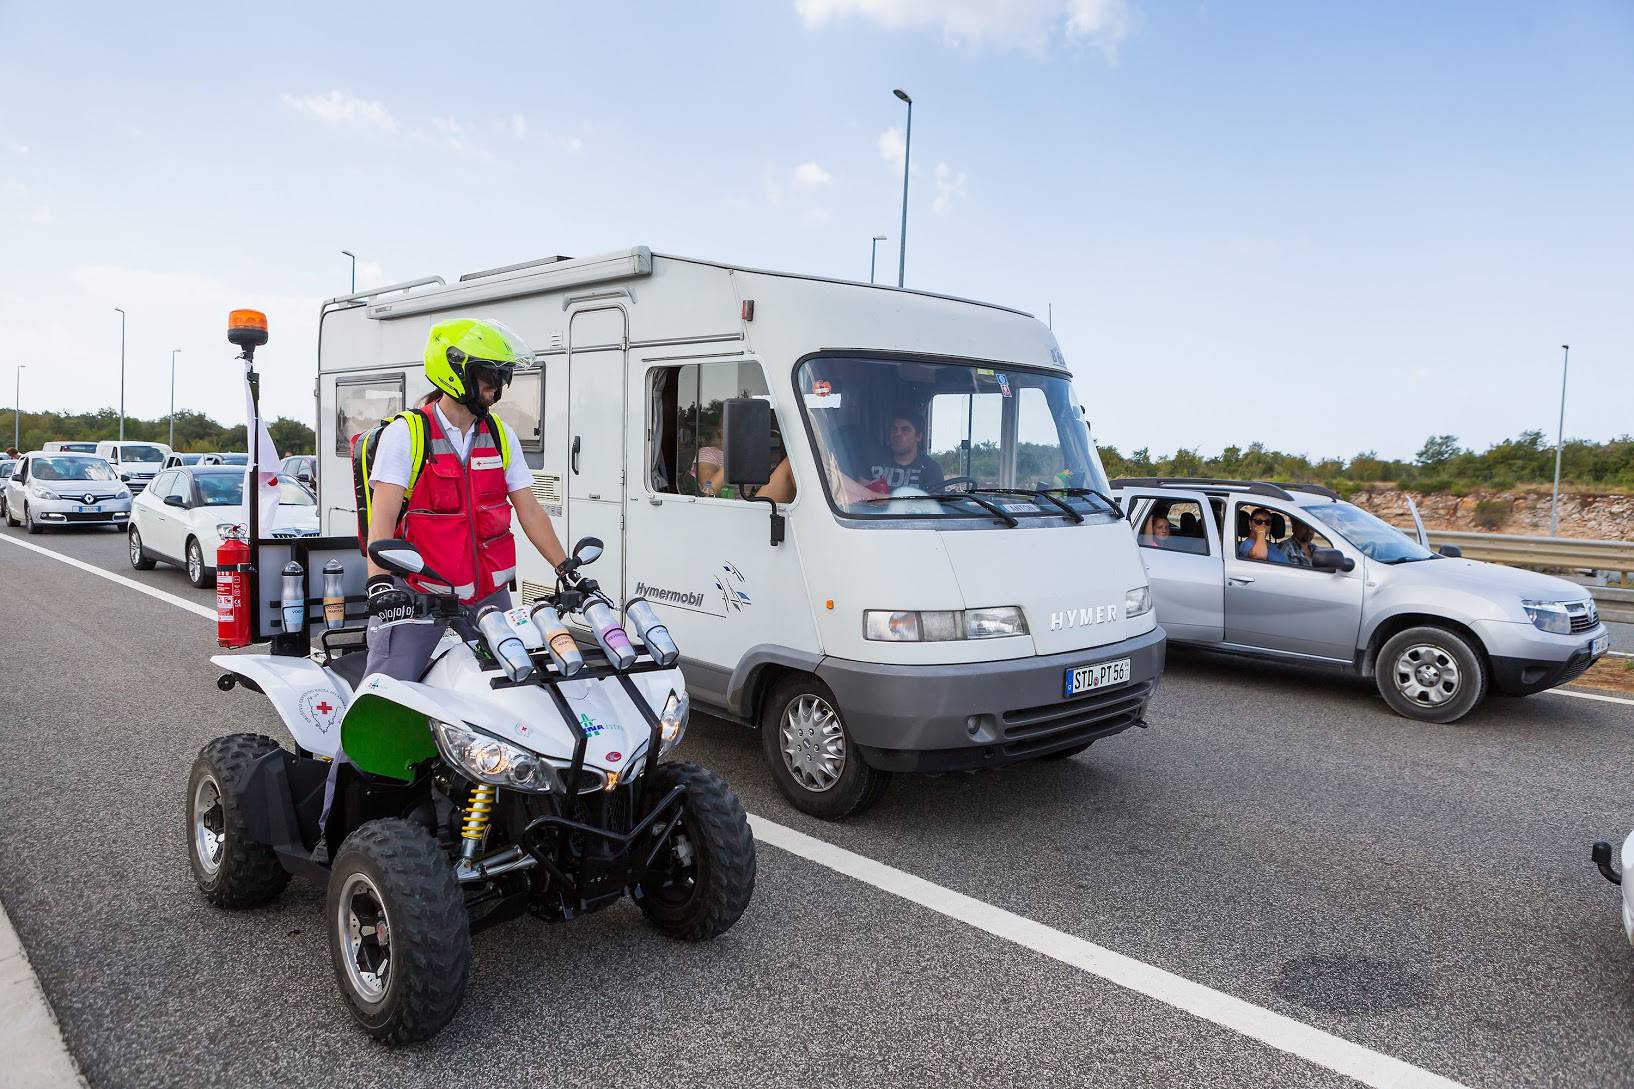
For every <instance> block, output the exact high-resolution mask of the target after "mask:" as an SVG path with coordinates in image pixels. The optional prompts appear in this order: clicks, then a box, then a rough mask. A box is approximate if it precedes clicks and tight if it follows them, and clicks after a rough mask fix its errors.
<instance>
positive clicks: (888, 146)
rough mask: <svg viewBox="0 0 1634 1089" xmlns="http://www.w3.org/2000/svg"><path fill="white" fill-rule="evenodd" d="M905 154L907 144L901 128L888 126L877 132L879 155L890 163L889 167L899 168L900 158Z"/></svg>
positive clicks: (900, 165) (900, 167)
mask: <svg viewBox="0 0 1634 1089" xmlns="http://www.w3.org/2000/svg"><path fill="white" fill-rule="evenodd" d="M907 154H908V145H907V143H906V142H905V141H904V140H903V138H902V130H901V129H898V128H889V129H886V130H885V131H884V132H882V133H880V134H879V157H880V158H881V159H884V160H885V161H886V163H888V164H890V167H891V169H893V170H901V169H902V159H903V157H904V156H905V155H907Z"/></svg>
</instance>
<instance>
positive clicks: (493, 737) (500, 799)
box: [187, 538, 755, 1044]
mask: <svg viewBox="0 0 1634 1089" xmlns="http://www.w3.org/2000/svg"><path fill="white" fill-rule="evenodd" d="M370 553H371V555H373V556H374V557H375V561H376V562H377V563H379V564H380V565H381V566H382V567H384V568H386V569H387V570H389V571H393V572H394V573H397V574H399V575H406V574H413V575H421V576H423V577H425V578H426V579H436V578H437V577H438V576H437V575H436V573H435V572H434V571H431V570H429V569H428V568H426V566H425V564H424V562H423V560H422V559H421V557H420V554H419V553H418V551H417V550H415V549H414V547H413V546H412V545H409V544H407V543H406V542H402V541H388V542H376V543H375V544H374V545H373V546H372V547H371V550H370ZM600 554H601V544H600V542H599V541H596V540H594V539H593V538H587V539H586V540H584V541H581V542H580V543H579V545H578V547H576V548H575V549H574V554H573V558H572V559H571V560H570V561H569V563H568V564H567V565H564V566H565V567H566V570H567V574H565V575H564V576H562V578H561V579H560V580H559V581H558V584H557V587H556V595H555V602H554V604H555V606H556V608H557V609H558V610H559V611H560V612H561V613H562V614H567V613H570V612H571V613H579V612H581V611H582V610H587V609H595V608H596V607H597V606H596V603H597V602H600V603H601V604H602V605H606V606H609V607H611V606H612V602H611V601H610V600H609V599H608V598H607V597H606V596H605V595H603V594H602V592H601V591H600V590H599V589H598V588H597V586H596V583H595V582H594V581H593V580H591V579H589V578H586V577H584V576H583V575H581V574H580V573H579V571H578V568H579V567H580V566H581V565H583V564H586V563H589V562H591V561H592V560H594V559H595V558H596V557H597V556H599V555H600ZM358 558H359V559H360V560H361V557H358ZM415 600H416V608H415V617H416V619H420V620H424V619H425V618H448V619H453V618H455V617H458V616H461V615H462V612H463V610H462V607H461V606H460V605H459V604H458V602H457V600H456V599H454V598H453V597H451V596H449V597H438V596H434V595H426V594H422V595H417V597H416V599H415ZM498 615H499V616H500V617H501V618H502V619H503V620H504V621H505V626H506V627H508V629H509V630H510V631H511V633H512V634H514V635H516V636H517V637H519V638H520V639H521V640H522V642H523V644H524V647H525V649H526V655H525V656H523V655H521V654H519V652H518V648H517V647H516V645H515V644H514V643H509V645H507V646H505V647H504V648H503V650H502V648H500V647H496V646H494V645H493V644H494V642H495V641H496V640H495V636H494V634H492V633H493V632H494V631H495V630H496V629H495V628H494V626H493V624H492V617H489V618H488V621H489V623H488V624H487V625H485V626H484V627H483V628H482V629H481V630H480V632H473V631H472V630H471V629H469V628H467V629H466V634H465V635H462V634H460V633H459V632H458V631H456V630H454V627H450V629H449V630H448V631H447V632H446V633H445V634H444V636H443V639H442V641H441V642H440V643H439V644H438V646H437V649H436V652H435V653H434V654H433V656H432V662H431V665H430V667H429V668H428V669H427V671H426V673H425V676H424V678H423V679H422V680H421V681H420V682H419V683H411V682H405V681H398V680H393V679H392V678H390V677H387V676H384V675H382V674H370V675H368V676H364V675H363V665H364V661H365V659H366V653H365V652H364V651H363V650H362V649H361V646H360V645H359V644H360V643H361V640H359V639H357V638H355V637H356V636H357V635H358V634H359V633H358V632H357V631H356V629H353V630H352V635H353V636H354V638H353V640H352V642H353V645H354V646H356V647H358V649H353V650H351V651H350V652H343V653H339V654H331V653H330V649H331V646H330V644H331V641H330V639H329V638H328V637H327V636H328V635H332V634H335V633H326V637H325V639H324V647H325V649H324V651H323V653H322V654H312V655H311V656H296V655H288V654H285V655H276V654H224V655H217V656H215V657H213V658H211V661H212V662H213V663H215V664H216V665H218V666H220V667H221V668H222V669H224V670H226V671H227V672H225V673H224V674H223V675H222V676H221V678H220V679H219V680H218V681H217V684H218V686H219V687H220V688H222V689H223V690H228V689H231V688H233V687H234V686H235V685H243V686H244V687H246V688H249V689H251V690H253V691H257V692H261V693H263V694H264V695H266V696H267V698H268V699H270V700H271V701H272V703H273V705H274V707H275V708H276V709H277V711H278V713H279V715H280V716H281V717H282V718H283V720H284V723H285V725H286V726H287V727H288V729H289V732H290V734H291V735H292V737H293V739H294V749H293V751H291V750H290V749H288V748H285V747H283V746H281V745H279V743H278V742H276V741H274V740H273V739H271V738H268V737H263V736H260V735H257V734H234V735H232V736H230V737H223V738H218V739H217V740H215V741H212V742H210V743H209V744H208V745H205V746H204V748H203V750H202V751H201V752H200V753H199V756H198V759H197V760H196V761H195V762H194V764H193V771H192V775H191V777H190V779H189V781H188V809H187V839H188V855H189V857H190V859H191V862H192V867H193V876H194V878H195V880H196V881H197V883H198V886H199V888H200V890H202V891H203V893H204V895H205V896H206V898H208V899H209V900H210V901H211V902H212V903H214V904H217V905H219V906H221V907H226V908H250V907H255V906H257V905H261V904H265V903H267V902H268V901H270V900H272V899H273V898H274V897H276V896H277V895H278V894H279V893H280V892H281V891H282V890H283V888H284V886H285V885H286V884H288V882H289V879H290V877H291V875H296V874H298V875H300V876H302V877H307V878H310V879H313V880H317V881H323V882H326V883H327V885H328V897H327V900H326V904H325V914H326V920H325V929H326V931H327V933H328V940H329V950H330V954H331V958H332V960H333V961H334V969H335V978H336V980H337V982H338V983H339V985H340V990H341V993H342V995H344V996H345V999H346V1002H347V1004H348V1006H349V1007H350V1008H351V1011H352V1014H353V1015H354V1017H355V1018H356V1020H357V1022H358V1023H359V1024H360V1025H361V1026H362V1027H363V1029H364V1030H365V1031H366V1032H368V1033H369V1035H371V1036H373V1037H374V1038H375V1039H377V1040H380V1041H383V1042H385V1043H388V1044H407V1043H411V1042H414V1041H418V1040H424V1039H427V1038H429V1037H431V1036H433V1035H435V1034H436V1033H437V1032H438V1031H439V1030H441V1029H442V1028H443V1027H444V1026H445V1025H446V1024H448V1022H449V1021H450V1020H451V1019H452V1018H453V1016H454V1013H455V1011H456V1010H457V1009H458V1008H459V1005H460V1000H461V998H462V997H463V995H464V992H465V986H466V980H467V977H468V975H469V972H470V966H471V934H472V933H473V932H474V931H477V930H481V929H483V928H485V927H488V926H492V925H494V924H495V923H498V922H501V921H503V920H507V919H511V918H514V917H516V916H518V915H520V914H521V913H523V912H531V913H532V914H534V915H536V916H540V917H542V918H545V919H547V920H551V921H557V920H566V919H571V918H573V917H574V916H576V915H580V914H583V913H585V912H588V911H596V910H599V909H601V908H604V907H606V906H608V905H610V904H612V903H615V902H617V901H619V900H621V899H622V898H623V897H624V896H625V895H626V894H628V895H629V896H631V897H633V898H634V899H635V901H636V903H637V904H638V905H639V906H640V909H641V911H642V913H643V914H644V915H645V916H646V917H647V919H648V921H649V922H651V923H652V925H653V926H655V927H656V928H657V929H658V930H660V931H662V932H663V933H665V934H668V935H671V936H673V937H676V938H681V939H685V940H689V941H701V940H705V939H709V938H713V937H715V936H717V935H719V934H722V933H724V932H725V931H726V930H728V929H730V928H731V926H732V925H733V924H734V923H735V922H736V921H737V920H738V917H739V916H740V915H742V914H743V911H744V909H745V908H746V907H747V906H748V904H749V900H750V897H751V896H752V895H753V892H754V884H755V845H754V839H753V836H752V835H751V833H750V830H749V823H748V818H747V817H746V815H745V814H744V811H743V806H742V805H741V804H740V803H739V801H738V798H737V796H736V795H735V794H734V793H733V792H732V789H731V787H729V786H728V785H727V783H726V781H725V780H723V779H722V778H721V777H719V776H718V775H716V774H714V773H713V772H711V771H709V770H707V769H705V768H703V767H701V766H699V765H697V764H691V763H680V762H674V761H671V762H663V758H664V757H666V756H668V755H669V753H670V752H671V751H672V750H673V749H674V748H675V746H676V745H677V744H678V743H679V742H680V740H681V737H682V735H683V734H684V733H685V732H686V723H687V712H688V704H687V696H686V685H685V682H684V681H683V680H682V679H681V671H680V670H679V669H678V668H675V666H674V658H675V657H677V656H678V651H676V649H675V647H674V644H673V642H670V643H669V644H668V646H667V648H660V649H659V650H657V651H655V650H654V647H653V645H643V644H641V643H634V644H633V646H629V647H627V648H623V649H625V651H626V653H625V654H622V655H620V658H622V659H623V664H624V665H625V668H624V669H619V668H617V666H618V664H619V663H618V662H616V661H615V660H614V659H613V657H612V656H610V655H609V654H607V653H604V652H600V651H598V650H596V649H593V648H583V649H582V651H581V653H582V657H583V665H582V668H581V669H580V670H579V671H578V672H577V673H576V674H575V675H574V676H573V677H572V678H571V679H569V678H568V677H566V676H564V675H563V672H562V670H561V669H560V668H559V667H558V665H557V664H556V663H557V661H558V660H557V659H553V658H552V656H551V654H550V651H549V648H548V646H547V645H546V644H545V643H544V640H543V639H542V638H540V637H539V636H538V633H537V632H536V631H535V632H534V637H533V638H529V633H530V631H533V627H534V626H533V625H531V624H530V623H529V622H528V614H527V613H526V612H525V611H524V610H521V609H514V610H511V611H509V612H506V613H501V614H498ZM602 615H605V614H602ZM615 620H616V616H615ZM409 622H412V621H409ZM460 626H463V625H460ZM620 631H622V629H620ZM666 640H667V634H666ZM500 641H502V642H508V638H504V639H501V640H500ZM655 642H656V641H655V640H649V644H652V643H655ZM629 651H633V652H634V661H633V663H632V662H630V661H629V657H630V655H629V653H628V652H629ZM320 657H321V658H322V659H323V661H322V662H321V663H320V661H318V659H319V658H320ZM660 659H663V660H660ZM570 668H571V667H570Z"/></svg>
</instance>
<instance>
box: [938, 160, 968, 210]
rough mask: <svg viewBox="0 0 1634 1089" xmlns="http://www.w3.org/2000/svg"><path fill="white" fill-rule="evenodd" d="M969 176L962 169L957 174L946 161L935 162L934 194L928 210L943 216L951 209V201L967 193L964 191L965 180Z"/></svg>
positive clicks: (961, 198) (963, 196)
mask: <svg viewBox="0 0 1634 1089" xmlns="http://www.w3.org/2000/svg"><path fill="white" fill-rule="evenodd" d="M967 178H969V175H968V174H966V173H965V172H964V171H963V170H961V171H959V172H958V173H957V174H955V173H954V172H953V168H952V167H950V166H948V164H946V163H937V164H936V174H935V181H936V196H935V197H933V198H932V199H931V202H930V210H931V211H933V212H935V213H936V214H937V215H939V216H945V215H947V214H948V213H949V212H951V211H953V203H954V201H956V200H963V199H964V198H965V197H966V196H968V194H967V193H966V191H965V181H966V179H967Z"/></svg>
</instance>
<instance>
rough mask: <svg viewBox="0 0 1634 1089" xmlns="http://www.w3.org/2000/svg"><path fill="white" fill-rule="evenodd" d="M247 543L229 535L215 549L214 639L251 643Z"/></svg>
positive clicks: (240, 644)
mask: <svg viewBox="0 0 1634 1089" xmlns="http://www.w3.org/2000/svg"><path fill="white" fill-rule="evenodd" d="M249 568H250V546H249V542H247V541H245V540H244V538H243V537H239V536H236V535H235V536H229V537H227V538H225V539H224V540H223V541H222V542H221V547H220V548H218V549H216V642H217V643H219V644H221V645H222V646H224V647H247V646H249V645H250V611H251V610H250V570H249Z"/></svg>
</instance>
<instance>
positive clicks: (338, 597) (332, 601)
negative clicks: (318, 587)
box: [323, 560, 346, 631]
mask: <svg viewBox="0 0 1634 1089" xmlns="http://www.w3.org/2000/svg"><path fill="white" fill-rule="evenodd" d="M345 577H346V565H345V564H343V563H341V562H340V561H339V560H330V561H329V562H328V563H326V564H324V565H323V623H324V626H325V627H327V628H329V629H330V630H331V631H333V630H334V629H335V628H338V627H341V626H342V625H344V624H345V623H346V588H345V586H344V585H342V584H343V583H344V581H345Z"/></svg>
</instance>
